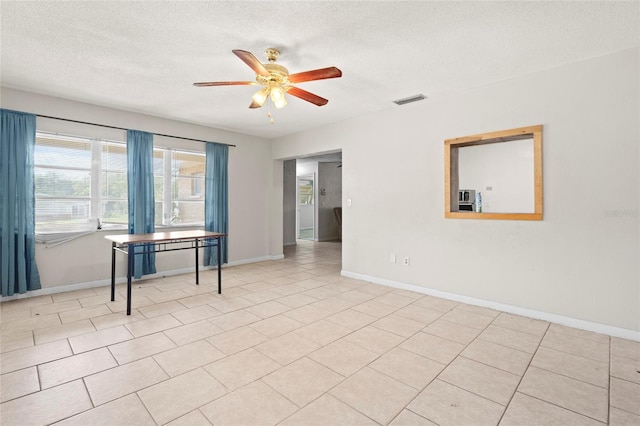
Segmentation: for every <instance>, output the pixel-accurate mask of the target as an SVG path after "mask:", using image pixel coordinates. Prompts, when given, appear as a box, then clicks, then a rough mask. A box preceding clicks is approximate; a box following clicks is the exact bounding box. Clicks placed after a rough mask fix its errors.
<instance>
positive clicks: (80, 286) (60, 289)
mask: <svg viewBox="0 0 640 426" xmlns="http://www.w3.org/2000/svg"><path fill="white" fill-rule="evenodd" d="M279 259H284V255H283V254H278V255H273V256H262V257H254V258H251V259H241V260H234V261H230V262H228V263H227V264H225V265H223V266H222V267H223V268H226V267H229V266H238V265H244V264H247V263H257V262H264V261H267V260H279ZM199 269H200V271H207V270H210V269H218V267H217V265H213V266H200V268H199ZM193 272H195V267H191V268H182V269H172V270H168V271H161V272H157V273H155V274H150V275H145V276H143V277H142V278H139V279H136V280H134V281H133V282H135V283H140V282H144V281H146V280H152V279H156V278H162V277H171V276H174V275H182V274H189V273H193ZM126 282H127V277H117V278H116V284H126ZM223 284H224V283H223ZM110 285H111V278H107V279H104V280H97V281H87V282H82V283H75V284H66V285H58V286H55V287H47V288H42V289H40V290H33V291H28V292H26V293H23V294H14V295H13V296H0V303H1V302H8V301H10V300H18V299H26V298H29V297H37V296H49V295H52V294H58V293H66V292H68V291H76V290H86V289H90V288H96V287H106V286H110Z"/></svg>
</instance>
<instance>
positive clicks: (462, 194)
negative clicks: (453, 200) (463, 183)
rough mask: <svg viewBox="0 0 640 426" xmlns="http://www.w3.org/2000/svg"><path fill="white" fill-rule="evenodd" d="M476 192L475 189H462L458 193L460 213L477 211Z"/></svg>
mask: <svg viewBox="0 0 640 426" xmlns="http://www.w3.org/2000/svg"><path fill="white" fill-rule="evenodd" d="M475 201H476V191H475V190H474V189H461V190H459V191H458V211H461V212H473V211H475Z"/></svg>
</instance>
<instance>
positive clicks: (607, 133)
mask: <svg viewBox="0 0 640 426" xmlns="http://www.w3.org/2000/svg"><path fill="white" fill-rule="evenodd" d="M638 61H639V55H638V49H632V50H626V51H621V52H618V53H616V54H613V55H608V56H606V57H600V58H595V59H592V60H588V61H584V62H580V63H574V64H569V65H566V66H563V67H560V68H555V69H551V70H547V71H545V72H540V73H536V74H533V75H529V76H525V77H521V78H517V79H513V80H509V81H504V82H500V83H496V84H493V85H490V86H485V87H480V88H476V89H474V90H468V91H466V92H464V93H460V94H458V95H456V96H451V97H446V98H432V99H427V100H425V101H422V102H419V103H415V104H409V105H405V106H401V107H394V108H393V109H390V110H388V111H386V112H382V113H379V114H374V115H369V116H363V117H360V118H357V119H353V120H348V121H344V122H340V123H337V124H335V125H332V126H325V127H323V128H320V129H316V130H313V131H308V132H303V133H299V134H295V135H291V136H288V137H283V138H280V139H278V140H276V141H275V142H274V145H273V150H272V155H273V158H292V157H298V156H303V155H305V154H308V153H313V152H324V151H334V150H338V149H342V155H343V162H344V164H345V167H344V172H343V174H344V176H343V201H345V200H346V199H349V198H350V199H352V203H353V204H352V207H347V204H346V202H344V203H343V204H344V206H345V207H344V210H343V265H342V267H343V272H344V273H350V274H358V275H360V276H364V277H370V278H372V279H376V280H378V281H383V280H386V281H388V282H394V283H404V284H410V285H414V286H419V287H423V288H425V289H431V290H439V291H444V292H448V293H452V294H456V295H463V296H468V297H471V298H474V299H476V300H485V301H491V302H493V303H496V304H504V305H508V306H513V307H520V308H522V309H527V310H532V311H537V312H540V313H545V314H548V315H558V316H562V317H565V318H572V319H576V320H582V321H588V322H590V323H597V324H602V325H605V326H611V327H615V328H620V329H625V330H634V331H635V332H636V333H637V332H638V331H640V285H639V283H640V270H639V266H638V264H639V262H638V259H639V258H640V242H639V241H640V235H639V232H640V226H639V211H640V210H639V192H640V176H639V170H640V167H639V166H640V164H639V163H640V161H639V160H640V159H639V157H640V150H639V145H640V144H639V143H638V141H639V140H640V134H639V128H640V125H639V116H640V109H639V107H638V103H639V99H640V93H639V89H638V82H639V79H638V75H640V69H639V66H638ZM425 84H428V82H425ZM427 95H428V93H427ZM338 102H339V100H338ZM536 124H542V125H543V126H544V130H543V179H544V220H543V221H496V220H491V221H490V220H484V221H481V220H456V219H445V218H444V187H443V186H444V184H443V176H444V170H443V157H444V150H443V145H444V142H443V141H444V140H445V139H448V138H454V137H459V136H465V135H472V134H477V133H483V132H489V131H497V130H504V129H510V128H516V127H523V126H528V125H536ZM390 253H396V254H397V255H398V256H400V257H402V256H409V257H410V258H411V264H410V266H403V265H402V264H400V263H396V264H392V263H390V262H389V254H390ZM636 335H637V334H636Z"/></svg>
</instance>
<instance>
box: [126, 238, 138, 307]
mask: <svg viewBox="0 0 640 426" xmlns="http://www.w3.org/2000/svg"><path fill="white" fill-rule="evenodd" d="M135 249H136V248H135V246H134V245H130V246H128V247H127V315H131V275H133V265H134V256H133V255H134V254H135Z"/></svg>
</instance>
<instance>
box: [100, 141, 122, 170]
mask: <svg viewBox="0 0 640 426" xmlns="http://www.w3.org/2000/svg"><path fill="white" fill-rule="evenodd" d="M101 162H102V164H101V169H102V170H110V171H118V172H125V173H126V172H127V146H126V145H125V144H122V143H109V142H103V143H102V158H101Z"/></svg>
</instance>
